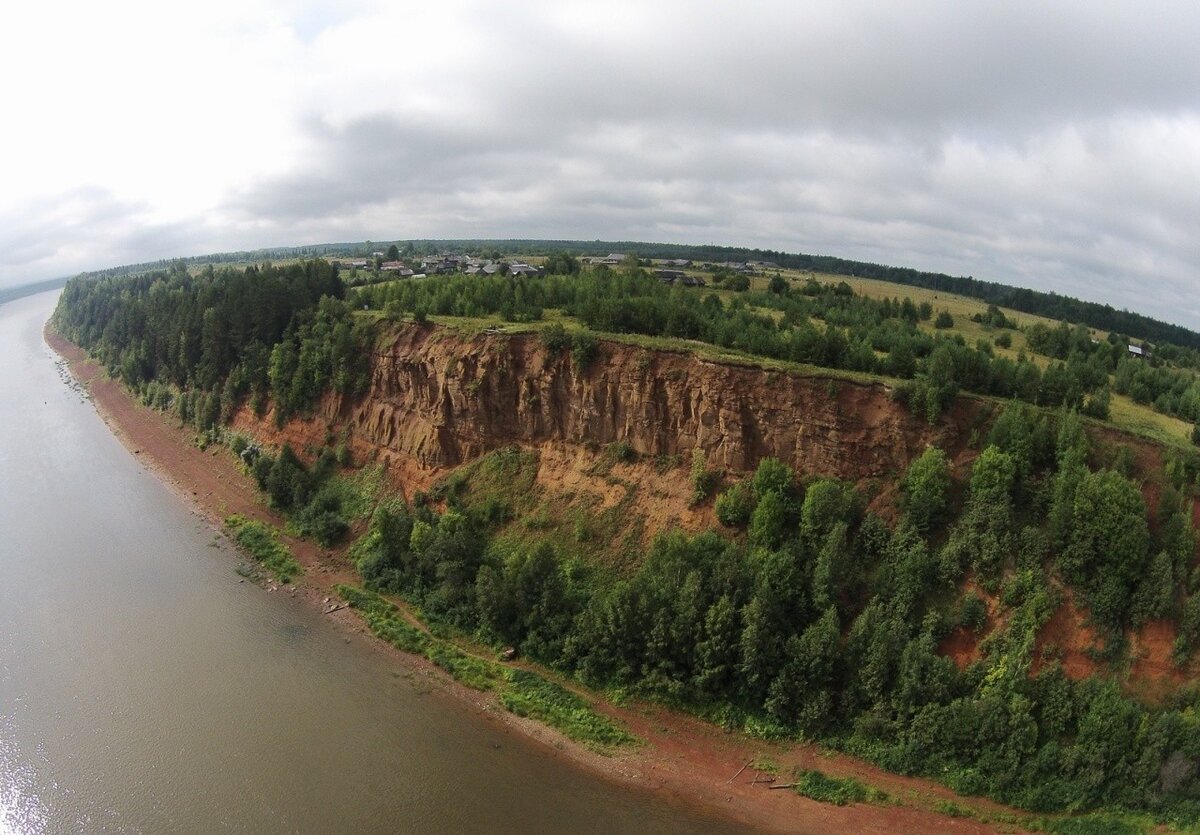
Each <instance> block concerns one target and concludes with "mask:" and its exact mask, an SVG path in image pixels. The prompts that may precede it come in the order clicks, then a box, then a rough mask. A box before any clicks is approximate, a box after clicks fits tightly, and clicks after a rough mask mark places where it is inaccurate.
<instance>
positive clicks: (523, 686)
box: [500, 669, 637, 747]
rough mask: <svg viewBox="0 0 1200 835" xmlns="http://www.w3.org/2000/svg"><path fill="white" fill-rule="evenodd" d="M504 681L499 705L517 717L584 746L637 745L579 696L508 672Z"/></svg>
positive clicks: (526, 674) (530, 675)
mask: <svg viewBox="0 0 1200 835" xmlns="http://www.w3.org/2000/svg"><path fill="white" fill-rule="evenodd" d="M506 678H507V682H508V686H507V688H506V689H505V690H504V691H503V692H502V693H501V694H500V702H501V704H503V705H504V706H505V707H506V708H508V709H509V710H511V711H512V712H513V713H515V714H517V715H518V716H527V717H529V718H531V719H537V720H539V721H541V722H545V723H546V724H547V725H549V726H550V727H552V728H556V729H557V730H560V731H562V732H563V733H564V734H566V735H567V736H569V737H570V738H571V739H574V740H575V741H577V742H583V743H585V744H588V745H595V746H601V747H614V746H618V745H628V744H630V743H632V742H636V741H637V739H636V737H633V736H631V735H630V734H629V733H628V732H627V731H625V730H623V729H622V728H620V727H618V726H617V725H616V724H614V723H613V722H612V720H610V719H608V718H606V717H604V716H601V715H600V714H599V713H597V712H596V711H595V710H594V709H593V708H592V707H591V706H590V705H589V704H588V703H587V702H585V701H584V700H583V699H581V698H579V696H576V695H575V694H574V693H572V692H571V691H570V690H567V689H566V688H564V687H562V686H560V685H558V684H555V683H554V682H551V681H547V680H546V679H544V678H542V677H541V676H539V675H537V674H536V673H532V672H529V671H528V670H514V669H509V670H507V671H506Z"/></svg>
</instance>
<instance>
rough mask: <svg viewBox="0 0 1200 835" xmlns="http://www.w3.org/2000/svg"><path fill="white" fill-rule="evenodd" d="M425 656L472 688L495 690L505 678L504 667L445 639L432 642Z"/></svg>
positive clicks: (455, 678) (426, 649) (427, 647)
mask: <svg viewBox="0 0 1200 835" xmlns="http://www.w3.org/2000/svg"><path fill="white" fill-rule="evenodd" d="M425 657H426V658H428V659H429V660H430V661H432V662H433V663H434V664H437V665H438V666H439V667H441V668H442V669H443V670H445V671H446V672H448V673H449V674H450V676H451V677H452V678H453V679H454V680H455V681H457V682H460V683H462V684H465V685H466V686H467V687H470V688H471V689H472V690H493V689H495V688H496V687H497V685H498V684H499V683H500V682H501V681H502V680H503V676H504V668H503V667H501V666H500V665H499V664H497V663H495V662H494V661H486V660H484V659H482V658H476V657H475V656H473V655H467V654H466V653H465V652H463V651H462V650H460V649H458V648H457V647H454V646H451V645H450V644H448V643H445V642H444V641H433V642H430V643H429V644H428V645H427V646H426V647H425Z"/></svg>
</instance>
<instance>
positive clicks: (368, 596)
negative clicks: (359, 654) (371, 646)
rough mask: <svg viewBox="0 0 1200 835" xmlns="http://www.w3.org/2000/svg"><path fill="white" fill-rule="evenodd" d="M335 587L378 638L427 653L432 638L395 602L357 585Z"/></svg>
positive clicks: (407, 648) (406, 650)
mask: <svg viewBox="0 0 1200 835" xmlns="http://www.w3.org/2000/svg"><path fill="white" fill-rule="evenodd" d="M335 590H336V591H337V593H338V594H339V595H340V596H341V598H342V600H345V601H346V602H347V603H348V604H350V608H352V609H354V610H356V611H357V612H358V613H359V614H361V615H362V618H363V620H364V621H366V623H367V627H368V628H369V629H370V630H371V633H372V634H373V635H375V637H377V638H381V639H383V640H384V641H387V642H388V643H389V644H391V645H392V646H394V647H396V648H397V649H401V650H404V651H405V652H414V653H420V654H422V655H424V654H425V651H426V650H427V649H428V647H429V642H430V640H431V639H430V637H429V636H428V635H426V634H425V633H424V632H422V631H421V630H419V629H417V628H416V627H415V626H413V625H412V624H410V623H408V622H407V621H406V620H405V619H404V615H402V614H401V613H400V609H399V608H398V607H397V606H396V604H394V603H392V602H390V601H388V600H385V599H384V598H382V597H381V596H379V595H378V594H376V593H375V592H373V591H367V590H366V589H362V588H358V587H357V586H347V585H343V584H338V585H337V586H335Z"/></svg>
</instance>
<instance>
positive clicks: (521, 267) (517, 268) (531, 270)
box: [508, 264, 538, 275]
mask: <svg viewBox="0 0 1200 835" xmlns="http://www.w3.org/2000/svg"><path fill="white" fill-rule="evenodd" d="M508 274H509V275H537V274H538V268H537V267H531V266H529V265H528V264H511V265H509V268H508Z"/></svg>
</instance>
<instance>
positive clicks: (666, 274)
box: [654, 270, 687, 284]
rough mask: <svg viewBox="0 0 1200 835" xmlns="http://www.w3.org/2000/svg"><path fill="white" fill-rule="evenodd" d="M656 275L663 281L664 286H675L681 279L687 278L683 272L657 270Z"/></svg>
mask: <svg viewBox="0 0 1200 835" xmlns="http://www.w3.org/2000/svg"><path fill="white" fill-rule="evenodd" d="M654 274H655V275H656V276H658V277H659V278H661V279H662V282H663V284H674V283H675V282H676V281H677V280H679V279H681V278H687V273H685V272H684V271H683V270H655V271H654Z"/></svg>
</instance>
